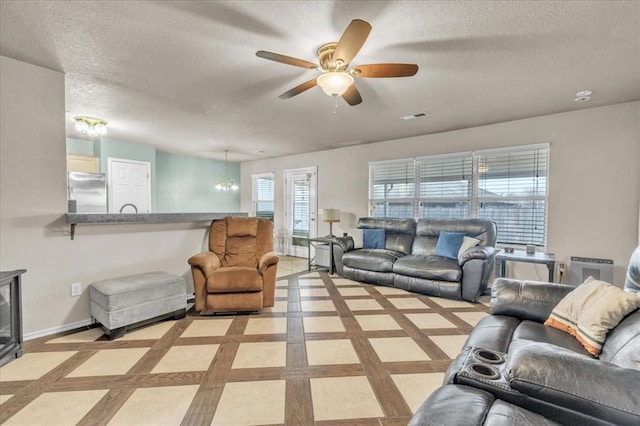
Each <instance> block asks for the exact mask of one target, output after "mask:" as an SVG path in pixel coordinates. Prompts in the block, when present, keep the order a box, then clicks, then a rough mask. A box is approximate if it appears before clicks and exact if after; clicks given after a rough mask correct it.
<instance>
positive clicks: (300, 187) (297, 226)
mask: <svg viewBox="0 0 640 426" xmlns="http://www.w3.org/2000/svg"><path fill="white" fill-rule="evenodd" d="M292 214H293V235H294V236H299V237H305V238H308V237H309V178H308V177H307V178H304V179H295V180H294V181H293V209H292Z"/></svg>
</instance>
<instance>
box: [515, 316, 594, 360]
mask: <svg viewBox="0 0 640 426" xmlns="http://www.w3.org/2000/svg"><path fill="white" fill-rule="evenodd" d="M520 341H523V342H530V341H533V342H541V343H550V344H552V345H555V346H559V347H562V348H565V349H569V350H570V351H572V352H576V353H578V354H580V355H589V353H588V352H587V350H586V349H585V348H584V347H583V346H582V345H581V344H580V342H578V341H577V340H576V339H575V338H574V337H573V336H571V335H570V334H567V333H564V332H562V331H560V330H557V329H555V328H551V327H547V326H545V325H543V324H540V323H539V322H535V321H528V320H525V321H522V322H521V323H520V324H518V327H516V329H515V330H514V332H513V336H512V338H511V345H510V347H509V352H511V350H512V349H513V347H515V346H517V345H519V343H518V342H520Z"/></svg>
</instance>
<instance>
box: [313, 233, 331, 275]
mask: <svg viewBox="0 0 640 426" xmlns="http://www.w3.org/2000/svg"><path fill="white" fill-rule="evenodd" d="M308 241H309V254H308V258H307V270H308V271H311V268H312V267H314V268H316V269H328V271H329V273H330V274H333V273H334V272H335V264H334V262H333V238H331V237H318V238H309V240H308ZM319 246H328V249H329V265H328V266H327V265H320V264H318V263H314V262H315V261H316V257H317V256H316V255H314V256H313V257H312V256H311V248H314V249H316V248H317V247H319Z"/></svg>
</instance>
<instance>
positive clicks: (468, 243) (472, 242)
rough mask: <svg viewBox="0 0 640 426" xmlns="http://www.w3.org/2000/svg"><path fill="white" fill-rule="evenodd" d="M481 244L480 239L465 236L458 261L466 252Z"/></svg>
mask: <svg viewBox="0 0 640 426" xmlns="http://www.w3.org/2000/svg"><path fill="white" fill-rule="evenodd" d="M479 242H480V240H479V239H477V238H471V237H467V236H466V235H465V236H464V239H463V240H462V244H461V245H460V249H459V250H458V260H460V258H461V257H462V255H463V254H464V252H465V251H467V250H469V249H470V248H471V247H475V246H477V245H478V243H479Z"/></svg>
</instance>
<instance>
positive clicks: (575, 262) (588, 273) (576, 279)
mask: <svg viewBox="0 0 640 426" xmlns="http://www.w3.org/2000/svg"><path fill="white" fill-rule="evenodd" d="M589 277H593V278H595V279H596V280H600V281H606V282H608V283H611V284H613V260H611V259H594V258H591V257H575V256H571V280H570V281H569V284H571V285H573V286H579V285H580V284H582V283H583V282H584V280H586V279H587V278H589Z"/></svg>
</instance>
